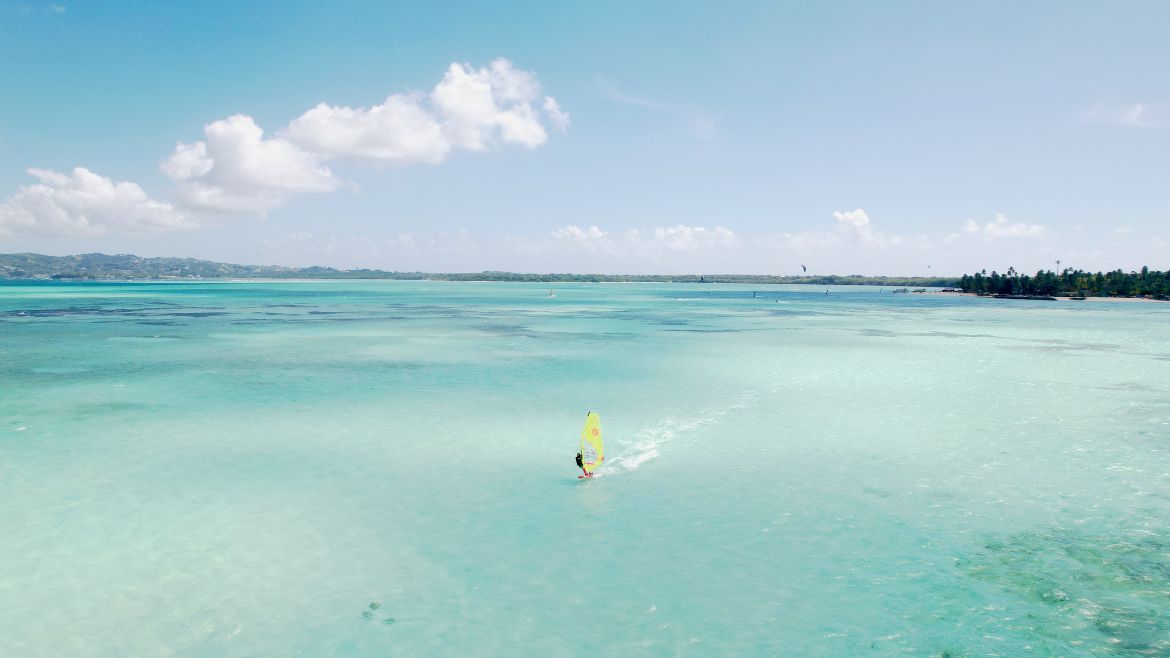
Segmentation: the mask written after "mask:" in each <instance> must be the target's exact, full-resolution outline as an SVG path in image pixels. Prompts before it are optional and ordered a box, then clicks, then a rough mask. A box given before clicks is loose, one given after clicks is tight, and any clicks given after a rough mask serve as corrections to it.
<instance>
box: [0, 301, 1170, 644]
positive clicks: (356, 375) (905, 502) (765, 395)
mask: <svg viewBox="0 0 1170 658" xmlns="http://www.w3.org/2000/svg"><path fill="white" fill-rule="evenodd" d="M753 290H755V291H757V294H756V296H754V297H753V292H752V291H753ZM551 292H552V293H554V294H555V296H550V286H549V285H543V286H542V285H525V284H489V283H439V282H361V281H347V282H281V283H269V282H246V283H240V282H216V283H208V282H199V283H186V282H184V283H122V284H119V283H102V284H78V283H42V284H2V285H0V387H2V388H0V655H4V656H33V657H36V656H54V657H56V656H129V655H135V656H207V657H220V656H277V655H302V656H387V655H418V656H464V655H539V656H572V655H614V656H674V655H682V656H713V655H745V656H746V655H761V656H851V655H874V656H884V655H912V656H932V655H934V656H942V655H947V656H995V655H1002V656H1018V655H1034V656H1124V655H1132V656H1147V655H1150V656H1167V655H1170V305H1167V304H1159V303H1100V302H1059V303H1042V302H1018V301H997V300H988V299H972V298H967V297H962V298H958V297H950V296H945V295H891V294H889V292H888V289H887V290H886V291H885V292H879V290H878V289H868V288H834V289H832V291H831V294H830V295H827V296H826V295H825V294H824V289H823V288H816V289H809V288H803V287H796V286H793V287H785V286H771V287H764V286H757V287H754V288H753V287H748V286H723V285H720V286H711V287H705V286H701V285H700V286H693V285H677V284H673V285H672V284H663V285H655V284H622V285H617V284H615V285H597V284H581V285H567V284H559V285H555V286H551ZM588 410H593V411H597V412H599V413H600V414H601V419H602V425H603V428H604V431H605V436H606V441H607V455H608V458H607V465H606V467H605V468H603V469H602V471H601V472H600V476H599V477H597V478H595V479H594V480H591V481H578V480H577V479H576V474H577V472H578V471H577V470H576V467H575V465H574V463H573V455H574V453H575V452H576V446H577V436H578V433H579V431H580V425H581V422H582V421H583V420H584V414H585V412H586V411H588Z"/></svg>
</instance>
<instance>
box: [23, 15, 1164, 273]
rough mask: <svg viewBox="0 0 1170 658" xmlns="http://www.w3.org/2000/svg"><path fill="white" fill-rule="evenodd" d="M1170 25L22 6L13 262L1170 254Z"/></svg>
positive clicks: (760, 264)
mask: <svg viewBox="0 0 1170 658" xmlns="http://www.w3.org/2000/svg"><path fill="white" fill-rule="evenodd" d="M1167 25H1170V3H1166V2H1161V1H1152V2H1127V1H1120V2H1114V3H1099V2H1094V3H1088V2H1072V1H1065V2H991V1H989V2H978V3H958V2H956V3H938V2H897V1H891V2H882V3H873V2H844V1H840V2H823V3H805V2H779V1H772V2H759V3H755V2H737V3H710V2H678V1H675V2H637V3H629V2H604V1H590V2H575V3H569V2H564V3H547V2H466V3H459V2H395V3H387V2H358V1H352V2H263V1H250V2H238V1H236V2H199V3H152V2H113V1H109V2H71V1H70V0H59V1H58V2H52V3H43V2H33V1H17V2H10V1H8V0H0V253H15V252H36V253H44V254H51V255H66V254H75V253H89V252H103V253H132V254H137V255H140V256H182V257H193V258H202V259H208V260H216V261H224V262H233V263H245V264H275V265H291V266H307V265H324V266H332V267H339V268H358V267H367V268H378V269H386V270H400V271H416V270H421V271H429V272H456V271H458V272H468V271H471V272H474V271H482V270H506V271H519V272H578V273H583V272H588V273H629V274H641V273H663V274H677V273H712V274H714V273H745V274H776V275H790V274H799V273H802V272H803V271H804V269H803V268H807V271H808V273H810V274H864V275H958V274H962V273H965V272H974V271H977V270H983V269H986V270H988V271H989V272H990V271H992V270H999V271H1005V270H1007V268H1008V267H1015V268H1016V269H1017V270H1019V271H1025V272H1033V271H1036V270H1037V269H1040V268H1045V269H1057V268H1058V267H1059V268H1063V267H1075V268H1083V269H1090V270H1094V271H1096V270H1112V269H1117V268H1121V269H1124V270H1133V269H1140V268H1141V267H1142V266H1149V267H1151V268H1153V269H1159V270H1165V269H1170V221H1168V220H1170V66H1168V65H1167V63H1168V62H1170V39H1166V38H1165V34H1166V26H1167ZM1058 261H1059V262H1060V265H1059V266H1058V265H1057V262H1058ZM802 266H803V268H802Z"/></svg>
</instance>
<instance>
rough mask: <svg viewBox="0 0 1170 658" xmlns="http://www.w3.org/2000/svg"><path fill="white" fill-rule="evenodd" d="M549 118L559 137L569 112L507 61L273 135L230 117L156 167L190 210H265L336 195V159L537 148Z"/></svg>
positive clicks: (400, 160) (323, 109)
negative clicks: (304, 197)
mask: <svg viewBox="0 0 1170 658" xmlns="http://www.w3.org/2000/svg"><path fill="white" fill-rule="evenodd" d="M546 120H547V121H548V122H550V123H551V124H552V125H553V126H555V127H557V128H558V129H561V130H564V129H566V128H567V127H568V125H569V114H568V113H567V112H565V111H564V110H563V109H562V108H561V107H560V105H558V104H557V102H556V100H555V99H553V98H552V97H551V96H542V95H541V87H540V82H539V81H538V80H537V78H536V75H535V74H533V73H531V72H529V71H523V70H520V69H517V68H515V67H514V66H513V65H512V63H511V62H510V61H508V60H507V59H503V58H500V59H497V60H495V61H493V62H492V63H491V64H490V65H488V66H486V67H481V68H473V67H472V66H471V65H469V64H459V63H455V64H451V66H450V67H448V69H447V72H446V74H445V75H444V76H443V79H442V80H441V81H439V83H438V84H437V85H436V86H435V88H434V89H433V90H432V91H431V92H430V93H429V94H425V93H422V92H418V91H411V92H406V93H399V94H392V95H390V96H389V97H387V98H386V100H385V101H383V102H382V103H380V104H377V105H374V106H372V107H348V106H337V105H330V104H328V103H320V104H318V105H317V106H316V107H313V108H312V109H310V110H308V111H307V112H305V113H303V114H301V115H300V116H299V117H297V118H296V119H293V120H292V122H290V123H289V124H288V126H286V127H285V128H283V129H281V130H279V131H277V132H276V134H275V136H265V135H264V131H263V130H261V128H260V126H258V125H256V122H255V121H253V119H252V118H251V117H250V116H247V115H244V114H236V115H234V116H230V117H228V118H226V119H222V120H219V121H216V122H214V123H211V124H208V125H207V126H205V127H204V131H203V132H204V139H203V140H201V141H197V142H194V143H190V144H185V143H181V142H180V143H179V144H178V145H176V147H175V150H174V152H173V153H171V155H170V156H169V157H168V158H167V159H166V160H164V161H163V162H162V165H161V168H162V170H163V172H164V173H165V174H166V175H167V176H169V177H170V178H171V179H172V180H173V181H175V183H176V184H177V189H178V197H179V199H180V200H181V201H182V202H183V203H184V204H186V205H188V206H191V207H193V208H198V209H205V210H212V211H223V212H258V213H263V212H266V211H267V210H269V209H271V208H273V207H275V206H277V205H279V204H280V203H282V202H283V201H284V200H285V199H286V198H288V197H289V196H291V195H293V194H300V193H308V192H329V191H333V190H336V189H337V188H339V187H340V186H341V185H342V181H341V180H340V179H338V178H337V177H336V176H335V175H334V174H333V172H332V171H331V170H330V169H329V167H328V166H326V164H325V163H326V162H327V161H329V160H332V159H350V160H359V161H365V162H373V163H377V164H387V165H395V164H398V165H401V164H412V163H430V164H435V163H439V162H442V161H443V160H444V159H446V158H447V156H448V155H449V154H450V153H451V152H452V151H453V150H455V149H467V150H473V151H482V150H486V149H489V148H492V147H495V146H498V145H501V144H519V145H521V146H524V147H528V148H535V147H537V146H540V145H541V144H544V143H545V142H546V141H547V140H548V133H547V131H546V130H545V127H544V122H545V121H546Z"/></svg>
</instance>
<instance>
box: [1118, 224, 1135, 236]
mask: <svg viewBox="0 0 1170 658" xmlns="http://www.w3.org/2000/svg"><path fill="white" fill-rule="evenodd" d="M1132 231H1133V228H1132V227H1130V226H1122V227H1121V228H1118V229H1117V230H1115V231H1113V233H1114V235H1125V234H1126V233H1130V232H1132Z"/></svg>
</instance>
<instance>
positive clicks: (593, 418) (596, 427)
mask: <svg viewBox="0 0 1170 658" xmlns="http://www.w3.org/2000/svg"><path fill="white" fill-rule="evenodd" d="M604 460H605V446H604V445H603V444H602V443H601V417H600V416H598V415H597V414H595V413H593V412H592V411H590V412H589V413H588V414H585V428H584V429H582V430H581V467H582V468H583V469H585V472H586V473H588V474H590V475H592V474H593V471H596V470H597V468H598V467H599V466H601V462H602V461H604Z"/></svg>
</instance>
